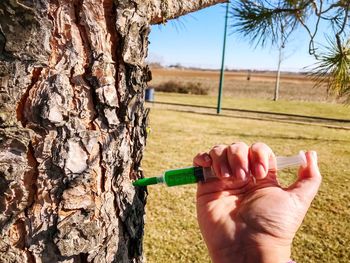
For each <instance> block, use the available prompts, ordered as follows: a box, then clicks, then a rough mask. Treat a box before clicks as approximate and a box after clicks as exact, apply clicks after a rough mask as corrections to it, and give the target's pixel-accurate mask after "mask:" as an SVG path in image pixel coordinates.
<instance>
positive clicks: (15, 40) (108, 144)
mask: <svg viewBox="0 0 350 263" xmlns="http://www.w3.org/2000/svg"><path fill="white" fill-rule="evenodd" d="M218 2H223V1H219V0H216V1H215V0H211V1H209V0H206V1H198V2H196V1H185V0H183V1H180V0H178V1H175V0H173V1H171V0H168V1H160V0H158V1H157V0H153V1H141V0H125V1H113V0H73V1H70V0H51V1H48V0H31V1H30V0H23V1H19V0H5V1H1V2H0V231H1V232H0V235H1V237H0V261H1V262H51V263H52V262H143V261H144V258H143V254H142V252H143V251H142V237H143V225H144V206H145V202H146V192H145V189H136V188H134V187H133V186H132V184H131V182H132V180H134V179H136V178H140V177H142V176H143V175H142V169H141V159H142V152H143V149H144V147H145V143H146V137H147V133H146V126H147V114H148V111H147V109H145V107H144V90H145V88H146V86H147V81H148V80H150V76H151V75H150V72H149V69H148V67H147V65H145V63H144V60H145V57H146V56H147V48H148V34H149V31H150V24H151V23H159V22H161V21H164V20H166V19H169V18H175V17H177V16H179V15H183V14H185V13H188V12H192V11H195V10H197V9H199V8H202V7H205V6H209V5H212V4H215V3H218Z"/></svg>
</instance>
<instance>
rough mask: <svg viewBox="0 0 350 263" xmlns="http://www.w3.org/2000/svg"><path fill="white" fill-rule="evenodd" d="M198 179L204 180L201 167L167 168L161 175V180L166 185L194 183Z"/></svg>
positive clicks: (198, 180)
mask: <svg viewBox="0 0 350 263" xmlns="http://www.w3.org/2000/svg"><path fill="white" fill-rule="evenodd" d="M200 181H204V175H203V168H202V167H187V168H181V169H174V170H167V171H166V172H165V173H164V175H163V182H164V183H165V184H166V185H167V186H176V185H184V184H194V183H197V182H200Z"/></svg>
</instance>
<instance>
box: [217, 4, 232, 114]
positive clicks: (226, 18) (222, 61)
mask: <svg viewBox="0 0 350 263" xmlns="http://www.w3.org/2000/svg"><path fill="white" fill-rule="evenodd" d="M229 4H230V1H228V2H227V3H226V15H225V30H224V44H223V47H222V59H221V70H220V82H219V95H218V107H217V110H216V113H217V114H220V111H221V100H222V86H223V84H224V66H225V65H224V64H225V50H226V33H227V20H228V8H229Z"/></svg>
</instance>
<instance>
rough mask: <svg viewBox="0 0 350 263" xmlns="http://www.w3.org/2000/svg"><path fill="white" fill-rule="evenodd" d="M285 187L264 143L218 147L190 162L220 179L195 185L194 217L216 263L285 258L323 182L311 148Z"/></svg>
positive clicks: (274, 160)
mask: <svg viewBox="0 0 350 263" xmlns="http://www.w3.org/2000/svg"><path fill="white" fill-rule="evenodd" d="M305 156H306V160H307V165H306V167H300V168H299V171H298V178H297V180H296V182H294V183H293V184H292V185H291V186H289V187H288V188H282V187H281V186H280V185H279V183H278V180H277V172H276V171H275V170H274V167H276V158H275V155H274V153H273V152H272V150H271V149H270V148H269V147H268V146H267V145H266V144H263V143H256V144H253V145H252V146H250V147H249V146H248V145H246V144H245V143H242V142H239V143H235V144H232V145H229V146H226V145H218V146H215V147H213V148H212V149H211V150H210V152H209V153H199V154H198V155H197V156H196V157H195V158H194V160H193V162H194V165H196V166H202V167H210V166H211V167H212V169H213V170H214V172H215V174H216V175H217V176H218V177H219V178H220V180H214V181H211V182H206V183H199V184H198V188H197V218H198V223H199V227H200V230H201V233H202V235H203V238H204V240H205V243H206V245H207V247H208V251H209V254H210V257H211V259H212V261H213V262H214V263H226V262H230V263H232V262H254V263H257V262H269V263H271V262H284V263H286V262H288V261H289V260H290V254H291V244H292V241H293V238H294V236H295V233H296V231H297V230H298V228H299V227H300V225H301V223H302V221H303V218H304V217H305V214H306V212H307V210H308V208H309V207H310V204H311V201H312V200H313V198H314V197H315V195H316V193H317V191H318V188H319V186H320V183H321V175H320V172H319V169H318V166H317V155H316V152H314V151H309V152H306V153H305Z"/></svg>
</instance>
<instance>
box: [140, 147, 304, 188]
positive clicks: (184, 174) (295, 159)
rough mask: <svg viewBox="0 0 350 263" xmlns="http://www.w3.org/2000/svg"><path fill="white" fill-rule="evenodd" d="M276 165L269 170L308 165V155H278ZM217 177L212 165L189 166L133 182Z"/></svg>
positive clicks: (177, 181)
mask: <svg viewBox="0 0 350 263" xmlns="http://www.w3.org/2000/svg"><path fill="white" fill-rule="evenodd" d="M276 166H277V167H273V164H270V165H269V170H282V169H284V168H288V167H293V166H306V157H305V153H304V152H303V151H300V152H299V154H298V155H294V156H287V157H285V156H277V157H276ZM213 178H216V179H217V176H216V175H215V173H214V171H213V170H212V168H211V167H196V166H193V167H187V168H180V169H174V170H167V171H165V172H164V174H163V175H161V176H158V177H150V178H142V179H139V180H136V181H135V182H133V185H134V186H148V185H152V184H160V183H164V184H165V185H167V186H177V185H184V184H194V183H197V182H206V181H208V180H209V179H213Z"/></svg>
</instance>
